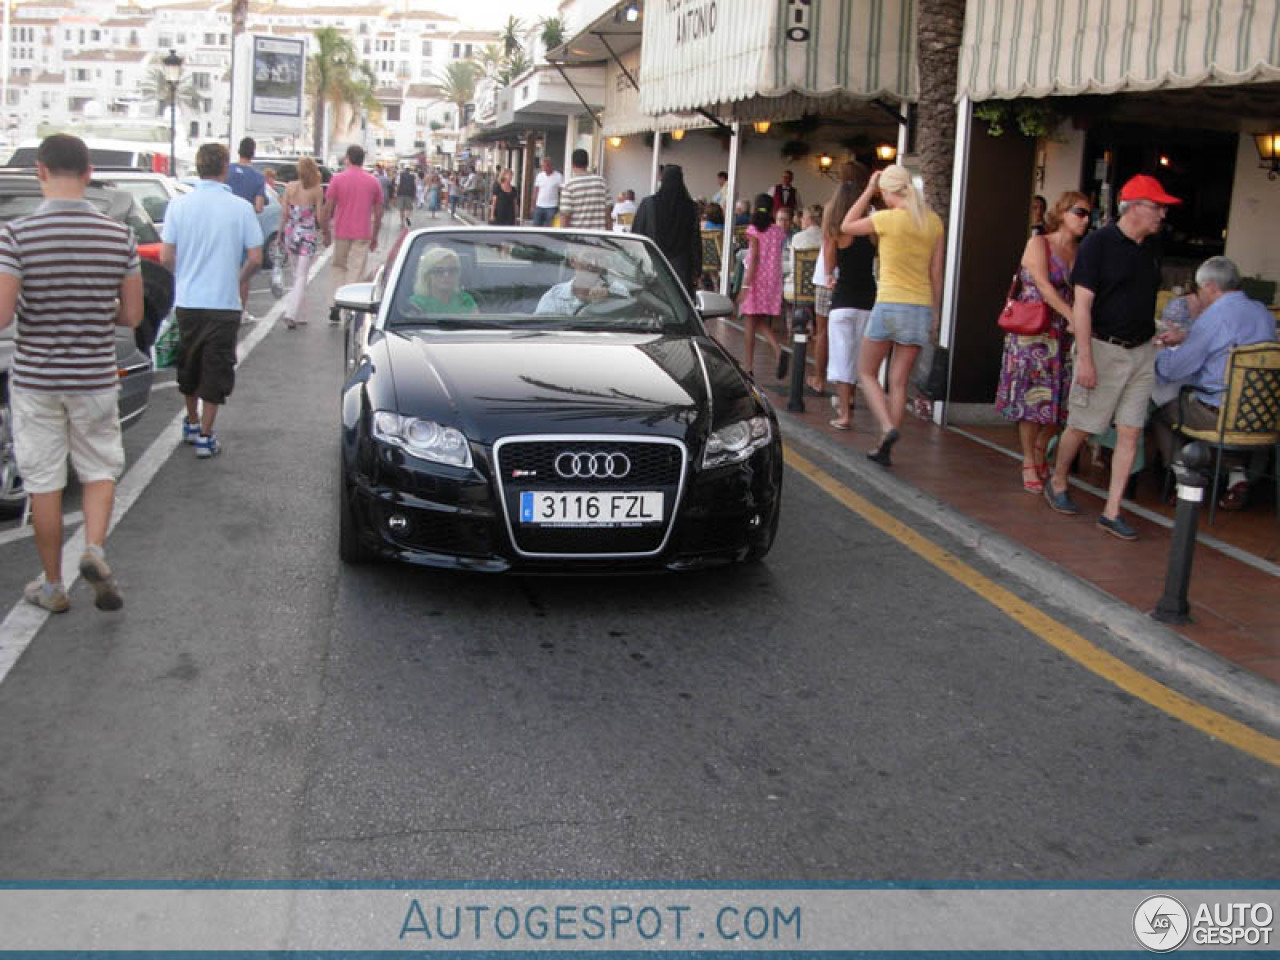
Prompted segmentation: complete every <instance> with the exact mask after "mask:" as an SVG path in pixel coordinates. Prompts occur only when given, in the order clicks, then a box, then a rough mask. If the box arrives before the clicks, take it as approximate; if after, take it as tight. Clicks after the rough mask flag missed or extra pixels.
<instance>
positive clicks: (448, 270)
mask: <svg viewBox="0 0 1280 960" xmlns="http://www.w3.org/2000/svg"><path fill="white" fill-rule="evenodd" d="M460 272H461V271H460V270H459V269H458V268H457V267H435V268H434V269H432V270H428V271H427V273H428V274H430V275H431V276H433V277H456V276H457V275H458V274H459V273H460Z"/></svg>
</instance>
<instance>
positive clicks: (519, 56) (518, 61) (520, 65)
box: [498, 50, 533, 87]
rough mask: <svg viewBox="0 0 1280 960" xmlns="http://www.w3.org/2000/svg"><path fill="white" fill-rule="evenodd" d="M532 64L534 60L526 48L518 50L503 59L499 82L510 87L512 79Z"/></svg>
mask: <svg viewBox="0 0 1280 960" xmlns="http://www.w3.org/2000/svg"><path fill="white" fill-rule="evenodd" d="M532 66H533V61H532V60H530V59H529V57H528V55H527V54H526V53H525V52H524V50H517V51H516V52H515V53H513V54H512V55H511V56H509V57H507V59H506V60H504V61H503V63H502V69H501V70H499V71H498V83H500V84H502V86H504V87H509V86H511V81H512V80H514V79H515V78H516V77H518V76H520V74H522V73H524V72H525V71H526V70H528V69H529V68H530V67H532Z"/></svg>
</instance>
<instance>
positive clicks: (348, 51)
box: [307, 27, 382, 151]
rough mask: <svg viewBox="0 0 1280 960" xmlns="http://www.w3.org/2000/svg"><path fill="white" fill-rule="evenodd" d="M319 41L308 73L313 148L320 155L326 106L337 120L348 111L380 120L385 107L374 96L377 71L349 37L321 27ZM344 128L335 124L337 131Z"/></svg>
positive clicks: (333, 29) (317, 39) (334, 29)
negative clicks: (361, 113)
mask: <svg viewBox="0 0 1280 960" xmlns="http://www.w3.org/2000/svg"><path fill="white" fill-rule="evenodd" d="M315 41H316V43H315V49H316V52H315V53H313V54H312V55H311V58H310V64H309V69H308V70H307V95H308V96H309V97H310V98H311V136H312V148H313V149H314V150H316V151H319V150H321V149H322V148H323V144H324V134H325V126H324V111H325V106H326V105H328V106H330V107H332V108H333V110H334V119H335V120H338V119H340V118H341V117H342V116H343V112H344V111H345V110H348V109H349V110H351V111H352V112H353V113H359V112H361V111H363V112H364V113H365V114H367V115H368V116H369V118H370V119H373V120H376V119H378V117H379V116H381V113H382V107H381V105H380V104H379V103H378V101H377V100H376V99H375V98H374V96H373V85H374V75H373V70H372V69H370V67H369V65H368V64H367V63H365V62H364V61H363V60H361V59H360V57H359V55H358V54H357V53H356V48H355V45H354V44H352V42H351V41H350V40H349V39H347V37H345V36H343V35H342V34H341V33H339V32H338V30H337V29H336V28H334V27H321V28H320V29H319V30H317V31H316V32H315ZM343 126H344V125H343V124H341V123H336V122H335V124H334V127H335V128H336V129H342V128H343Z"/></svg>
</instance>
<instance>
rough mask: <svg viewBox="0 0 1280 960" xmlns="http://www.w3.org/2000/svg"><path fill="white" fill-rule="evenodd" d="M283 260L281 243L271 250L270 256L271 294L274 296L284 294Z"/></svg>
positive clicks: (283, 252)
mask: <svg viewBox="0 0 1280 960" xmlns="http://www.w3.org/2000/svg"><path fill="white" fill-rule="evenodd" d="M284 260H285V250H284V244H283V243H282V244H279V245H278V246H277V247H276V248H275V249H274V250H273V251H272V257H271V295H272V296H274V297H283V296H284V292H285V282H284Z"/></svg>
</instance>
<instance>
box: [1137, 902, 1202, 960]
mask: <svg viewBox="0 0 1280 960" xmlns="http://www.w3.org/2000/svg"><path fill="white" fill-rule="evenodd" d="M1190 927H1191V916H1190V915H1189V914H1188V913H1187V908H1186V907H1184V906H1183V905H1182V904H1181V903H1179V902H1178V901H1177V900H1175V899H1173V897H1166V896H1164V895H1157V896H1154V897H1147V899H1145V900H1143V901H1142V903H1140V904H1138V909H1137V910H1136V911H1135V912H1134V914H1133V932H1134V934H1135V935H1136V936H1137V938H1138V942H1139V943H1140V944H1142V945H1143V946H1144V947H1146V948H1147V949H1148V950H1150V951H1151V952H1152V953H1168V952H1169V951H1170V950H1177V949H1178V948H1179V947H1180V946H1182V944H1183V941H1185V940H1186V939H1187V931H1188V930H1189V929H1190Z"/></svg>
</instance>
